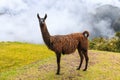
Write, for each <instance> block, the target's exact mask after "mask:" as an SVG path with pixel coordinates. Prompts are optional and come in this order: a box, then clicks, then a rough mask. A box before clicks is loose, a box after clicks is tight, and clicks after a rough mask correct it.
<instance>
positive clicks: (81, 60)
mask: <svg viewBox="0 0 120 80" xmlns="http://www.w3.org/2000/svg"><path fill="white" fill-rule="evenodd" d="M78 52H79V56H80V64H79V67H78V68H77V70H80V68H81V66H82V63H83V59H84V57H83V54H82V53H81V50H78Z"/></svg>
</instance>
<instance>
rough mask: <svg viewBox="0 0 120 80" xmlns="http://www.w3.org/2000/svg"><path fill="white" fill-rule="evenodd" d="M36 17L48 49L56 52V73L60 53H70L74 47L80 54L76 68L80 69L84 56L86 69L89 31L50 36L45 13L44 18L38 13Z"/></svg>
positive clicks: (58, 67)
mask: <svg viewBox="0 0 120 80" xmlns="http://www.w3.org/2000/svg"><path fill="white" fill-rule="evenodd" d="M37 18H38V20H39V24H40V29H41V32H42V37H43V40H44V42H45V44H46V45H47V47H48V48H49V49H51V50H52V51H54V52H55V53H56V58H57V73H56V74H59V73H60V59H61V53H62V54H70V53H73V52H74V51H75V50H76V49H77V50H78V52H79V56H80V64H79V67H78V68H77V70H80V68H81V65H82V62H83V59H84V57H85V60H86V64H85V68H84V69H83V71H86V70H87V66H88V60H89V58H88V36H89V32H88V31H84V32H83V33H73V34H69V35H55V36H51V35H50V34H49V32H48V30H47V26H46V23H45V20H46V18H47V14H45V16H44V18H41V17H40V16H39V14H37Z"/></svg>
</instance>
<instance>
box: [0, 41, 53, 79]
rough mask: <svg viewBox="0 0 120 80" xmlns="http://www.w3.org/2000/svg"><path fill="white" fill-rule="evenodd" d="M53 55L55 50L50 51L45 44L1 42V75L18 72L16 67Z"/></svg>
mask: <svg viewBox="0 0 120 80" xmlns="http://www.w3.org/2000/svg"><path fill="white" fill-rule="evenodd" d="M53 55H54V54H53V52H51V51H49V50H48V49H47V47H46V46H45V45H37V44H28V43H20V42H0V77H1V75H2V74H4V75H5V76H8V75H9V74H8V73H10V74H16V71H14V70H15V69H18V68H21V67H23V66H26V65H30V64H31V63H34V62H37V61H40V60H44V59H47V58H50V57H51V56H53ZM11 70H12V71H11ZM4 75H3V76H4ZM0 80H1V79H0Z"/></svg>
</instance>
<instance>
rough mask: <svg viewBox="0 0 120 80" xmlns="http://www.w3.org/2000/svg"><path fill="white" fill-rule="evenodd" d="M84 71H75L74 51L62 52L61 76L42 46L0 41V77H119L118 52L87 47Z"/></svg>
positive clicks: (87, 79)
mask: <svg viewBox="0 0 120 80" xmlns="http://www.w3.org/2000/svg"><path fill="white" fill-rule="evenodd" d="M89 58H90V60H89V66H88V70H87V71H86V72H84V71H82V69H83V68H84V65H85V64H84V63H85V62H84V63H83V65H82V68H81V70H76V68H77V66H78V65H79V55H78V53H77V52H75V53H74V54H70V55H62V58H61V75H59V76H58V75H55V73H56V69H57V66H56V57H55V54H54V53H53V52H52V51H50V50H48V48H47V47H46V46H45V45H40V44H39V45H38V44H28V43H20V42H1V43H0V80H120V53H114V52H106V51H95V50H89Z"/></svg>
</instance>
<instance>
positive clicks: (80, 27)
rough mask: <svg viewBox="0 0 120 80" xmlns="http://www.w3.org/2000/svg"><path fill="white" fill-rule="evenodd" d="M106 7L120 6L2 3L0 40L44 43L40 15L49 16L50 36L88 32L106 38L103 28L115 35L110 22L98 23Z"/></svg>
mask: <svg viewBox="0 0 120 80" xmlns="http://www.w3.org/2000/svg"><path fill="white" fill-rule="evenodd" d="M107 4H109V5H113V6H116V7H118V8H119V7H120V6H119V4H120V2H119V1H118V0H114V1H113V0H106V1H105V0H74V1H73V0H69V1H68V0H1V1H0V41H25V42H32V43H43V40H42V37H41V32H40V29H39V24H38V20H37V17H36V14H37V13H39V14H40V16H41V17H44V15H45V13H47V14H48V18H47V20H46V23H47V27H48V30H49V32H50V34H51V35H56V34H69V33H73V32H83V31H84V30H88V31H90V32H91V33H95V34H96V35H103V36H104V35H105V36H107V33H105V32H104V31H103V30H104V29H107V32H108V33H111V34H112V33H114V30H113V29H112V28H110V25H111V24H110V23H111V21H110V20H109V19H108V20H104V19H101V20H100V21H98V22H95V20H96V17H95V15H96V14H99V12H98V13H97V11H96V9H97V8H99V7H101V6H103V5H107ZM102 26H105V27H102ZM97 31H98V32H100V33H98V32H97ZM95 34H94V35H93V34H91V35H93V36H96V35H95Z"/></svg>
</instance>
